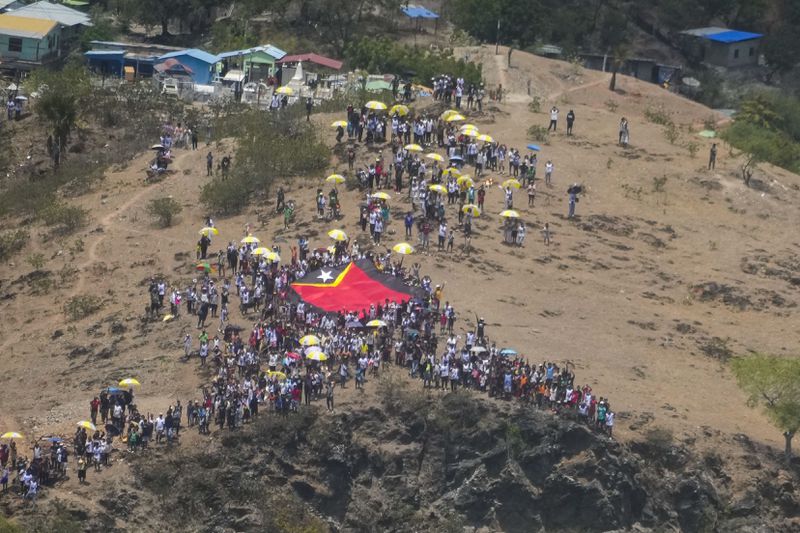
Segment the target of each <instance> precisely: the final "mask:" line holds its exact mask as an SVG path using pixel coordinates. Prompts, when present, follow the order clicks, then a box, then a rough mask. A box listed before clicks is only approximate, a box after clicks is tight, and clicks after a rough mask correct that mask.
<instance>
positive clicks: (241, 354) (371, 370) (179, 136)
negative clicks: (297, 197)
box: [0, 76, 614, 500]
mask: <svg viewBox="0 0 800 533" xmlns="http://www.w3.org/2000/svg"><path fill="white" fill-rule="evenodd" d="M465 95H466V105H465V108H466V109H468V110H471V109H476V110H478V111H480V110H481V108H482V107H481V106H482V100H483V98H484V96H485V93H484V89H483V87H482V86H480V87H476V86H468V87H467V86H465V84H464V80H462V79H451V78H449V77H446V76H443V77H440V78H438V79H436V80H434V95H433V96H434V98H435V99H437V100H441V101H444V102H446V103H451V102H452V103H454V105H455V107H456V108H458V109H460V108H462V98H463V97H464V96H465ZM281 105H285V104H281ZM571 114H572V113H571ZM573 121H574V114H572V117H571V120H570V124H569V130H570V133H571V130H572V122H573ZM346 129H347V136H348V139H349V141H350V144H349V146H348V149H347V159H348V164H349V168H350V170H351V171H353V172H354V175H356V176H357V177H358V180H359V184H360V185H361V187H362V189H363V191H364V192H365V196H364V202H363V205H362V207H361V208H360V210H359V217H360V218H359V226H360V229H361V231H362V232H364V233H366V232H367V231H369V235H370V236H371V240H372V243H373V245H372V246H371V247H365V248H364V249H362V248H361V247H360V246H359V243H358V242H357V241H356V240H355V239H344V240H342V241H336V242H335V243H334V245H332V246H330V247H320V248H316V249H311V247H310V244H309V241H308V239H307V238H306V237H304V236H300V238H299V239H298V241H297V244H296V245H295V246H291V247H290V249H289V250H287V251H288V252H289V254H287V257H285V258H284V259H283V260H282V259H281V258H280V257H279V255H278V254H279V253H280V252H281V249H280V246H278V245H273V246H272V247H271V248H270V251H271V252H274V253H273V254H263V253H261V254H260V253H257V252H256V250H257V249H258V248H259V247H260V243H259V242H258V241H257V240H255V239H250V238H249V237H251V235H250V228H249V227H246V228H244V231H243V237H244V238H243V239H242V242H240V243H238V244H237V243H235V242H233V241H231V242H229V243H228V244H227V246H225V247H224V248H222V249H219V251H218V252H216V253H214V252H213V251H212V250H213V249H214V248H213V243H212V240H213V239H214V232H213V231H208V232H205V233H203V234H202V235H201V237H200V239H199V241H198V242H197V259H198V260H203V261H204V263H203V264H204V265H205V266H204V268H203V269H202V270H201V271H199V272H198V275H197V277H196V278H195V279H193V280H192V282H191V283H190V284H188V286H183V287H181V286H178V285H174V286H170V285H169V284H168V283H167V281H166V280H163V279H156V278H153V279H152V280H151V281H150V283H149V285H148V293H149V300H150V305H149V306H148V314H149V316H150V317H151V319H153V320H162V319H164V317H168V318H169V319H171V320H181V317H183V316H184V315H185V316H187V317H191V320H194V319H195V318H196V320H197V322H196V327H197V330H198V331H199V334H198V335H196V336H195V335H193V334H191V333H190V334H186V335H185V336H184V337H183V339H182V344H183V350H182V352H183V358H184V360H186V361H197V363H198V366H202V367H206V368H207V369H208V370H209V372H210V374H211V378H210V380H209V381H208V383H206V384H205V386H203V387H202V388H201V389H200V391H199V393H198V395H197V397H196V398H191V399H187V402H186V404H185V405H182V404H181V402H180V401H179V400H177V401H176V402H175V403H174V404H173V405H168V406H166V408H165V409H163V410H161V411H159V412H158V413H156V412H155V411H148V412H141V411H140V410H139V408H138V406H137V404H136V402H135V398H134V392H133V390H132V389H125V390H120V389H114V388H108V389H104V390H103V391H101V393H100V394H98V395H97V396H95V397H93V398H92V399H91V400H90V402H89V415H90V417H91V422H92V424H97V423H98V417H99V419H100V423H99V424H98V425H97V426H96V429H93V430H87V429H86V428H85V427H81V428H79V429H78V430H77V431H76V433H75V434H74V436H73V438H72V442H71V448H70V446H69V445H68V444H69V443H67V442H66V441H65V440H63V439H62V438H60V437H53V438H51V439H50V440H49V441H47V442H45V443H44V445H45V446H47V445H49V449H48V450H46V451H45V450H44V449H43V448H42V445H41V444H40V443H38V442H37V443H36V444H35V445H34V446H33V447H32V448H31V452H32V457H33V458H32V459H31V460H28V459H27V450H25V452H23V453H24V454H25V455H26V456H25V457H20V451H19V450H18V449H17V444H16V442H15V441H14V440H12V441H11V442H10V443H8V444H3V445H2V446H0V466H2V469H3V471H2V479H0V481H2V486H3V490H4V491H5V490H6V488H7V485H8V483H9V479H10V477H11V476H12V475H13V476H14V482H13V486H14V487H15V488H16V489H15V490H17V491H18V493H20V494H22V495H24V496H26V497H28V498H29V499H32V500H35V498H36V494H37V492H38V489H39V486H40V485H41V484H42V483H46V482H47V481H48V480H50V479H53V478H54V476H63V475H65V474H66V472H67V458H68V456H69V455H70V453H72V454H74V456H75V464H76V470H77V473H78V479H79V481H80V482H81V483H83V482H85V481H86V477H87V471H88V470H90V469H94V470H95V471H99V470H101V469H103V468H107V467H109V466H110V465H111V464H112V460H111V457H112V453H113V451H114V450H117V451H119V450H120V449H121V448H120V446H123V447H124V448H125V449H127V451H128V452H129V453H140V452H142V451H144V450H147V449H148V448H151V447H152V446H162V445H163V446H172V445H175V444H177V443H179V442H180V438H181V432H182V431H184V432H185V431H189V430H196V431H197V432H198V433H199V434H200V435H208V434H210V433H212V432H213V431H215V430H217V431H220V430H230V431H234V430H238V429H239V428H241V427H243V426H244V425H246V424H247V423H248V422H250V421H251V420H253V419H255V418H257V417H258V416H262V415H263V413H265V412H266V413H274V414H280V415H288V414H290V413H292V412H294V411H297V410H299V409H303V408H305V407H306V406H308V405H310V404H315V403H321V402H322V400H323V399H324V400H325V408H326V409H327V410H328V411H334V410H335V407H336V402H335V401H334V396H335V395H336V394H337V390H341V389H347V388H348V387H353V388H354V389H357V390H360V391H363V390H364V389H365V387H366V386H367V383H368V382H369V381H370V380H372V379H374V378H376V377H377V376H379V375H380V373H381V372H382V371H383V369H384V368H385V367H386V365H393V366H396V367H400V368H403V369H405V370H406V371H407V372H408V375H409V377H410V379H412V380H419V381H421V382H422V385H421V386H422V387H423V388H426V389H441V390H450V391H455V390H457V389H459V388H463V389H468V390H472V391H475V392H476V393H484V394H487V395H488V396H489V397H492V398H497V399H502V400H507V401H519V402H522V403H524V404H525V405H530V406H531V407H535V408H541V409H545V408H547V409H551V410H552V411H553V412H556V413H568V414H569V413H574V416H575V417H576V418H579V419H582V420H584V421H585V422H586V423H587V424H590V425H591V426H593V427H596V428H598V429H599V430H601V431H604V432H606V433H607V434H608V435H609V436H610V435H611V433H612V430H613V425H614V413H613V411H612V410H611V406H610V403H609V401H608V399H606V398H602V397H598V396H597V395H596V394H595V393H594V392H593V391H592V389H591V387H590V386H589V385H582V386H581V385H580V384H579V383H578V382H577V381H576V377H575V374H574V372H573V371H572V367H571V365H570V364H568V363H565V364H556V363H555V362H552V361H544V362H542V363H533V362H531V361H530V360H529V358H528V357H525V356H523V355H520V354H517V353H516V352H515V351H514V350H511V349H508V348H505V349H501V348H499V347H498V346H496V344H495V343H494V342H493V341H492V339H491V337H490V336H489V334H488V332H487V326H486V322H485V321H484V319H483V318H480V319H478V317H476V322H475V324H474V325H469V326H468V325H467V324H468V321H467V320H466V319H465V317H460V316H459V314H458V313H457V311H456V309H455V308H454V306H453V305H452V304H451V303H450V302H449V301H448V300H447V299H445V297H444V290H445V287H444V284H442V285H435V284H434V283H433V282H432V280H431V279H430V278H429V277H428V276H422V275H421V273H420V265H419V264H418V263H413V264H411V265H408V264H404V263H403V261H402V260H401V259H398V258H397V257H396V256H394V255H393V254H392V252H391V250H390V249H386V251H385V252H383V251H382V250H383V249H384V248H385V246H384V244H383V242H382V235H383V234H384V233H385V232H386V231H387V226H388V225H389V224H390V223H391V220H390V217H389V207H388V200H387V199H386V198H380V197H376V196H375V194H374V193H375V192H376V191H380V190H381V189H387V190H389V189H391V190H393V191H394V192H396V193H403V192H404V191H407V196H406V199H407V200H408V201H409V202H410V210H409V211H408V212H407V214H406V216H405V217H404V221H403V224H404V226H405V236H406V238H407V239H408V240H411V239H412V238H413V232H414V230H415V229H416V232H417V235H418V241H417V242H418V244H419V246H420V247H421V248H422V250H428V249H429V248H430V242H429V241H430V234H432V233H433V234H435V235H437V237H438V239H437V249H438V250H439V251H443V252H452V251H453V249H454V240H455V232H456V231H459V232H461V233H462V235H464V237H465V244H466V246H465V249H467V250H468V249H469V239H470V236H471V232H472V230H471V228H472V224H473V221H474V217H475V216H479V211H478V212H476V211H475V210H473V209H471V208H470V206H475V207H477V208H478V210H480V209H483V208H484V205H485V201H486V194H487V191H488V190H489V188H490V187H494V186H496V185H495V183H494V181H493V179H491V178H487V177H485V176H486V174H488V173H489V172H491V173H494V174H499V175H508V177H509V178H514V180H515V181H517V183H519V186H518V187H517V186H514V185H513V183H512V184H507V185H503V186H500V187H501V189H503V195H504V206H505V208H506V209H508V210H511V209H513V207H514V203H513V194H514V190H516V189H518V188H524V189H525V190H526V192H527V195H528V205H529V206H530V207H533V206H534V202H535V198H536V185H537V181H538V179H539V178H537V166H538V164H539V158H538V154H537V153H536V152H535V151H533V152H532V153H529V154H528V153H525V154H522V153H521V152H520V151H519V150H517V149H516V148H514V147H507V146H506V145H504V144H501V143H499V142H496V141H494V140H493V139H488V140H479V139H478V136H477V135H475V134H473V133H471V132H469V131H468V130H466V129H465V128H464V127H463V126H460V125H459V124H458V122H457V121H447V120H446V119H444V118H443V117H441V116H439V117H435V116H433V115H426V114H420V115H416V116H413V114H411V113H408V112H405V113H400V112H396V113H394V114H392V115H391V116H389V115H387V114H386V113H378V112H375V111H373V110H370V109H367V108H363V109H361V110H356V109H354V108H353V107H352V106H350V107H349V108H348V110H347V127H346ZM343 134H344V130H343V128H342V127H341V126H340V127H339V131H338V134H337V140H338V141H341V140H342V137H343ZM365 134H366V138H365V137H364V135H365ZM387 138H388V139H387ZM356 140H357V141H358V142H362V140H363V142H365V143H367V144H371V143H382V142H387V141H388V143H389V148H390V151H391V155H390V156H389V158H388V159H389V160H388V162H387V161H385V160H384V159H383V156H382V155H379V156H378V157H377V158H376V159H375V161H374V162H372V163H370V164H369V165H368V166H367V167H366V168H360V169H358V170H355V168H354V166H355V159H356V158H355V151H356V148H355V143H356ZM159 141H160V148H159V154H158V156H157V159H158V158H165V157H170V158H171V154H172V150H173V149H174V148H176V147H182V148H186V149H189V147H190V146H191V149H196V148H197V134H196V133H195V132H193V131H191V130H190V129H188V128H181V127H180V125H178V126H177V127H175V128H172V127H169V128H165V130H164V132H163V134H162V136H161V138H160V139H159ZM412 142H413V143H414V144H417V145H419V146H420V147H421V148H423V149H424V148H429V149H436V148H439V149H443V150H444V151H445V153H446V156H444V157H438V158H429V157H427V156H424V155H422V154H421V153H420V152H421V150H419V149H413V147H410V146H409V145H410V144H411V143H412ZM207 159H208V173H209V175H210V174H211V173H212V169H213V157H212V155H211V154H210V153H209V155H208V157H207ZM387 163H388V164H387ZM229 165H230V160H228V165H227V166H229ZM465 165H469V166H472V167H473V168H474V172H473V173H472V174H473V175H474V178H470V179H468V180H463V179H460V178H462V170H463V169H464V166H465ZM227 166H226V167H225V171H227ZM544 172H545V175H544V180H545V184H546V185H547V186H551V185H552V180H553V174H554V165H553V163H552V161H547V162H546V164H545V170H544ZM225 173H226V172H223V175H224V174H225ZM433 185H439V186H441V188H431V186H433ZM498 186H499V185H498ZM579 192H580V191H573V192H572V193H571V194H573V195H574V196H575V197H577V194H578V193H579ZM576 201H577V200H576ZM339 202H340V199H339V195H338V191H337V190H336V188H335V187H334V188H333V189H332V190H331V191H330V192H329V193H328V194H327V195H326V194H325V193H324V192H323V190H322V189H319V190H318V191H317V197H316V206H315V207H316V209H317V216H318V217H319V218H327V219H338V218H340V217H341V212H340V205H339ZM326 206H327V208H328V210H329V211H328V210H326ZM276 207H277V210H278V211H279V212H280V213H284V216H285V219H286V220H285V226H286V227H288V223H289V222H288V221H289V219H290V217H289V216H288V215H286V213H287V211H288V210H293V209H294V204H293V203H290V202H286V201H285V198H284V191H283V190H282V189H281V190H280V191H279V192H278V200H277V205H276ZM448 210H450V211H451V212H450V213H448ZM453 210H454V211H455V212H454V213H453V212H452V211H453ZM572 212H573V211H572V209H571V213H570V214H572ZM451 217H452V218H454V219H455V220H452V219H451ZM205 226H206V227H207V229H211V230H214V229H215V228H214V222H213V220H211V219H207V220H206V221H205ZM525 232H526V228H525V225H524V223H523V222H522V221H518V220H515V219H508V220H507V222H506V223H505V225H504V238H505V240H506V242H508V243H510V244H515V245H518V246H521V245H522V244H523V242H524V239H525ZM542 234H543V236H544V241H545V244H549V242H550V230H549V224H547V223H546V224H545V225H544V227H543V230H542ZM356 260H369V261H371V262H372V263H373V264H374V265H375V267H376V268H377V270H378V271H379V272H382V273H384V274H386V275H389V276H395V277H397V278H399V279H401V280H402V281H403V282H404V283H406V284H408V285H409V286H414V287H417V288H418V289H419V291H420V292H419V293H418V296H415V297H409V298H408V299H407V300H404V301H389V300H386V301H384V302H375V303H374V304H373V305H371V306H370V307H369V308H365V309H360V310H356V309H352V310H347V311H344V310H343V311H340V312H338V313H326V312H323V311H321V310H319V309H317V308H315V307H313V306H310V305H308V304H307V303H305V302H303V301H302V300H299V299H297V298H296V297H295V296H293V294H292V291H291V289H290V285H291V284H292V283H293V282H295V281H298V280H303V279H305V278H306V276H307V275H308V273H309V272H312V271H315V270H317V269H319V268H322V267H338V266H342V265H346V264H347V263H349V262H351V261H356ZM234 299H236V300H237V301H236V303H237V304H238V306H236V307H237V308H238V311H239V317H240V318H239V319H238V320H243V321H249V322H250V324H251V325H250V326H249V327H247V328H242V327H239V326H237V325H236V324H234V322H237V321H238V320H234V319H233V318H232V315H233V313H232V311H231V308H232V306H233V304H234ZM167 306H168V307H167ZM167 310H168V312H167ZM209 319H210V320H209ZM459 320H460V321H461V324H463V325H464V327H462V328H460V333H457V331H459V328H457V327H456V324H457V323H458V322H459ZM184 416H185V418H184ZM70 450H71V452H70Z"/></svg>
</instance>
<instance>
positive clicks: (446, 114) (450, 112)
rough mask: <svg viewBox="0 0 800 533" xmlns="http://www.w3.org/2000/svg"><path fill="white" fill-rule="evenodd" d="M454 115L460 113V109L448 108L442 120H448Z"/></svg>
mask: <svg viewBox="0 0 800 533" xmlns="http://www.w3.org/2000/svg"><path fill="white" fill-rule="evenodd" d="M453 115H458V111H456V110H455V109H448V110H447V111H445V112H443V113H442V115H441V117H442V120H447V119H448V118H450V117H452V116H453Z"/></svg>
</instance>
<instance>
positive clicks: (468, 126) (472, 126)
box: [458, 124, 478, 131]
mask: <svg viewBox="0 0 800 533" xmlns="http://www.w3.org/2000/svg"><path fill="white" fill-rule="evenodd" d="M458 129H459V130H461V131H464V130H475V131H478V126H476V125H475V124H464V125H463V126H461V127H460V128H458Z"/></svg>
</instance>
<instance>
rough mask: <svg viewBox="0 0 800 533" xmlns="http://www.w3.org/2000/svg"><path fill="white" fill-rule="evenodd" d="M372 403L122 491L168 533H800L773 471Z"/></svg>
mask: <svg viewBox="0 0 800 533" xmlns="http://www.w3.org/2000/svg"><path fill="white" fill-rule="evenodd" d="M417 392H419V391H417ZM380 397H381V403H380V405H378V406H372V407H364V408H361V409H356V410H353V411H350V412H342V413H337V414H335V415H327V414H323V413H322V412H321V411H316V412H315V411H304V412H301V413H298V414H295V415H290V416H287V417H277V416H262V418H260V419H259V420H257V421H256V422H255V423H254V424H253V425H252V426H250V428H248V429H245V430H243V431H240V432H237V433H231V434H225V436H224V437H222V438H221V439H215V441H214V444H213V445H212V446H211V447H209V448H208V449H204V450H197V451H193V452H190V451H188V450H186V449H183V450H180V451H177V452H173V453H172V454H169V453H167V454H163V455H161V454H160V455H158V456H156V457H155V458H154V457H149V458H143V459H137V460H136V461H135V462H134V465H133V466H134V471H135V472H136V473H137V475H136V478H137V479H139V480H140V483H137V484H139V486H138V487H137V489H138V490H139V491H140V492H142V493H143V494H145V496H144V498H143V501H147V500H151V498H152V497H155V499H154V500H152V501H156V502H158V503H156V504H155V505H157V506H158V507H160V508H161V512H158V513H156V514H155V515H151V516H150V517H149V518H148V519H146V520H147V522H149V523H150V524H151V525H152V524H154V523H158V524H159V527H161V529H163V530H184V531H185V530H192V531H365V532H366V531H398V532H401V531H402V532H405V531H408V532H412V531H413V532H416V531H437V532H439V531H464V528H465V527H467V528H471V529H476V530H483V531H509V532H515V531H519V532H531V531H613V530H631V529H633V530H638V531H647V530H651V529H652V530H658V531H664V530H667V531H670V530H674V531H687V532H688V531H692V532H694V531H753V532H756V531H800V525H799V524H800V520H798V510H800V506H799V505H798V497H797V494H796V491H795V487H796V486H797V466H796V465H795V466H794V467H791V468H793V471H785V470H778V469H777V468H776V467H771V466H769V464H767V463H768V462H769V461H770V460H769V459H768V458H766V457H764V456H763V455H762V457H761V459H760V460H759V459H758V458H756V457H753V459H752V460H751V461H750V462H751V467H750V468H749V471H748V476H747V477H742V476H741V475H739V474H738V473H736V474H734V475H732V473H731V472H729V471H728V469H729V468H734V467H735V468H737V469H738V468H739V466H738V465H734V464H733V462H731V461H729V460H728V458H726V459H722V458H721V457H719V456H718V455H716V454H713V453H711V454H709V453H706V454H705V455H702V456H700V455H699V454H696V453H695V452H692V451H691V450H689V449H687V448H686V447H685V446H684V445H682V444H675V443H673V442H672V441H671V439H670V437H669V435H660V434H658V433H657V432H656V433H653V434H649V435H648V436H647V437H646V438H645V439H644V440H643V441H642V442H641V443H638V444H634V445H631V446H625V445H621V444H619V443H617V442H615V441H613V440H610V439H609V438H607V437H605V436H603V435H600V434H597V433H596V432H595V431H594V430H592V429H590V428H588V427H586V426H585V425H583V424H582V423H579V422H575V421H571V420H567V419H565V418H563V417H559V418H556V417H554V416H552V415H551V414H549V413H542V412H538V411H535V410H531V409H527V408H526V409H522V408H519V407H518V406H515V405H508V404H496V403H494V402H490V401H486V400H484V399H476V398H475V397H473V396H472V395H470V394H461V393H457V394H450V395H448V396H445V397H444V398H443V399H441V400H434V399H429V398H426V397H425V396H424V395H423V394H418V393H415V394H412V393H411V392H405V391H402V390H401V389H400V388H399V387H397V386H395V385H393V384H391V383H390V384H388V385H384V386H383V387H382V390H381V393H380ZM748 446H749V447H752V445H750V444H749V442H748V443H745V448H747V447H748ZM187 452H188V453H187ZM751 452H752V453H753V454H756V452H757V450H756V449H755V448H752V450H751ZM745 456H746V455H745ZM745 456H743V457H745ZM753 461H755V462H753ZM762 461H764V462H763V463H762ZM756 463H757V464H756ZM734 477H736V478H739V480H738V481H736V480H734ZM740 487H741V488H740ZM748 487H749V488H748ZM129 500H130V498H129ZM133 501H135V499H134V500H133ZM109 512H110V513H112V514H116V513H117V512H120V511H119V509H116V510H114V509H109ZM138 514H139V513H137V512H135V510H134V511H132V512H130V516H131V517H132V518H133V520H134V522H133V523H136V521H137V520H139V518H136V517H137V515H138ZM141 519H142V520H145V519H144V518H141ZM154 520H155V521H154ZM468 530H470V529H468Z"/></svg>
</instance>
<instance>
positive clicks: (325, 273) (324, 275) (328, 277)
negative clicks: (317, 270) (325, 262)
mask: <svg viewBox="0 0 800 533" xmlns="http://www.w3.org/2000/svg"><path fill="white" fill-rule="evenodd" d="M321 272H322V273H321V274H320V275H319V276H317V279H321V280H322V283H325V282H327V281H330V280H332V279H333V276H331V272H333V271H332V270H327V271H326V270H322V271H321Z"/></svg>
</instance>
